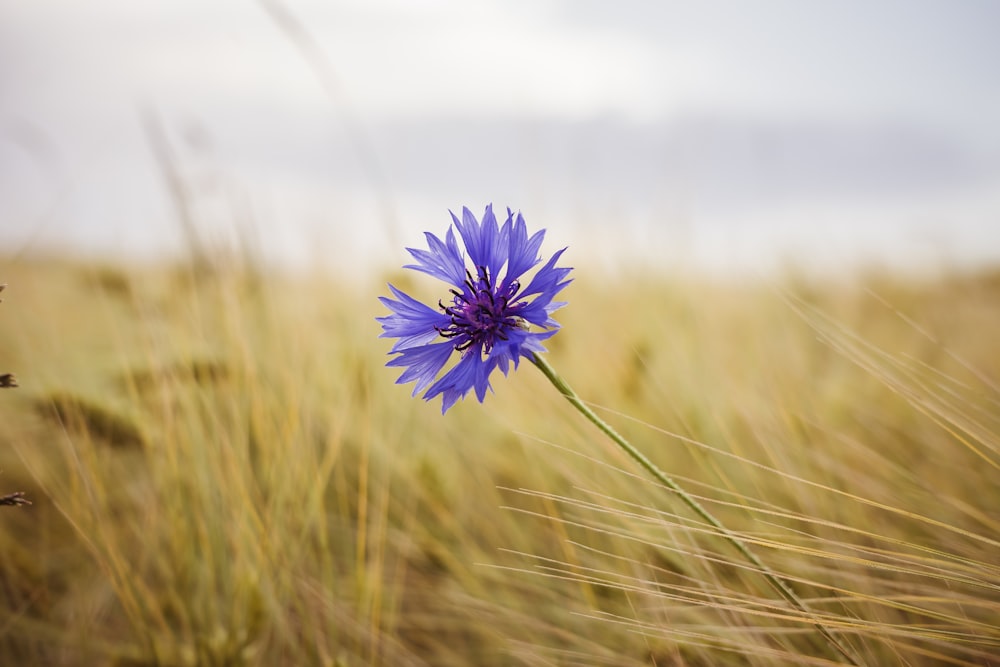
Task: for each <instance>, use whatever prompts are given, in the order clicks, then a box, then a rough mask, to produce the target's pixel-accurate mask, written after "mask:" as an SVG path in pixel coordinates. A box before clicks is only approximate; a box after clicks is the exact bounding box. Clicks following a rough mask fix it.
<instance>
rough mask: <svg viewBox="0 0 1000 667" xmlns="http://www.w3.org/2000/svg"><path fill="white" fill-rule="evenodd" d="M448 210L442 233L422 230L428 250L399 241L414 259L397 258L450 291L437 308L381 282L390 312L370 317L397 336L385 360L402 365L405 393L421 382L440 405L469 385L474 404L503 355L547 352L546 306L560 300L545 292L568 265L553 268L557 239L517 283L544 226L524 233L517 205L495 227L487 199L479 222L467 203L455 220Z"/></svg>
mask: <svg viewBox="0 0 1000 667" xmlns="http://www.w3.org/2000/svg"><path fill="white" fill-rule="evenodd" d="M451 217H452V220H453V221H454V225H453V226H452V227H449V228H448V233H447V234H446V235H445V238H444V240H443V241H442V240H441V239H439V238H438V237H436V236H434V235H433V234H431V233H429V232H425V234H424V236H426V238H427V247H428V249H427V250H419V249H416V248H407V251H409V253H410V254H411V255H412V256H413V258H414V259H415V260H416V262H417V263H416V264H408V265H406V266H405V267H404V268H407V269H413V270H415V271H422V272H423V273H427V274H429V275H432V276H434V277H435V278H440V279H441V280H443V281H445V282H447V283H449V284H451V285H452V286H453V288H452V289H451V290H449V292H450V293H451V296H450V297H449V298H448V299H447V300H441V301H438V307H437V309H436V310H435V309H434V308H431V307H430V306H427V305H426V304H423V303H421V302H419V301H417V300H416V299H414V298H413V297H411V296H409V295H408V294H406V293H404V292H402V291H400V290H398V289H396V288H395V287H393V286H392V285H389V289H390V290H391V291H392V294H393V296H394V297H395V298H394V299H391V298H389V297H380V298H379V300H380V301H381V302H382V303H383V304H384V305H385V306H386V307H387V308H389V310H391V311H392V314H391V315H386V316H385V317H379V318H377V319H378V321H379V322H380V323H381V324H382V334H381V337H382V338H397V339H398V340H397V341H396V343H395V344H394V345H393V346H392V349H391V350H390V351H389V354H397V355H399V356H396V357H394V358H393V359H391V360H390V361H389V362H388V363H387V364H386V366H401V367H403V368H405V369H406V370H404V371H403V374H402V375H400V376H399V379H398V380H396V383H397V384H405V383H407V382H416V388H415V389H414V390H413V394H414V395H416V394H417V393H419V392H420V391H422V390H424V389H425V388H426V389H427V392H426V393H425V394H424V399H426V400H428V401H429V400H431V399H432V398H434V397H435V396H437V395H439V394H440V395H441V396H442V407H441V413H442V414H443V413H445V412H447V410H448V408H450V407H451V406H452V405H454V404H455V402H456V401H457V400H458V399H459V398H463V397H464V396H465V395H466V394H467V393H469V390H471V389H475V390H476V397H477V398H478V399H479V402H480V403H482V401H483V399H484V398H486V390H487V389H490V390H491V391H492V387H491V386H490V374H491V373H492V372H493V370H494V369H496V368H499V369H500V370H501V372H503V374H504V375H507V371H508V370H509V368H510V364H511V362H513V363H514V368H517V365H518V362H519V361H520V360H521V357H522V356H523V355H528V354H531V353H535V352H544V351H545V348H544V347H542V341H543V340H545V339H546V338H550V337H551V336H553V335H554V334H555V333H556V331H557V330H558V329H559V323H558V322H556V321H555V320H554V319H552V316H551V315H552V313H553V311H555V310H556V309H558V308H560V307H562V306H564V305H566V304H565V303H564V302H559V301H553V300H552V299H553V298H554V297H555V296H556V294H558V293H559V292H560V291H561V290H562V289H563V288H564V287H566V285H568V284H569V283H570V282H571V281H570V280H565V278H566V276H567V275H568V274H569V272H570V269H568V268H559V267H556V262H557V261H558V260H559V257H560V255H562V254H563V252H564V251H565V250H566V248H563V249H562V250H560V251H559V252H557V253H556V254H554V255H553V256H552V258H551V259H549V261H548V262H546V263H545V265H544V266H542V268H540V269H538V271H536V272H535V274H534V276H533V277H532V278H531V280H530V282H528V285H527V287H522V285H521V280H520V279H521V277H522V276H523V275H524V274H525V272H527V271H529V270H530V269H532V268H533V267H535V266H536V265H537V264H538V263H539V262H541V258H540V257H539V256H538V250H539V248H540V247H541V245H542V239H543V238H544V237H545V230H541V231H539V232H537V233H535V234H534V235H532V236H531V237H529V236H528V228H527V226H526V225H525V224H524V217H523V216H522V215H521V214H520V213H518V214H517V217H516V218H515V217H514V214H513V213H512V212H511V210H510V209H509V208H508V209H507V221H506V222H504V224H503V225H502V226H499V225H498V224H497V219H496V216H494V215H493V206H492V204H491V205H490V206H487V207H486V211H485V212H484V213H483V219H482V222H480V221H478V220H476V216H475V215H473V213H472V211H470V210H469V209H467V208H463V209H462V219H461V220H459V219H458V217H456V216H455V214H454V213H452V214H451ZM456 229H457V230H458V234H459V236H460V237H461V239H462V245H464V246H465V254H463V252H462V249H461V248H460V247H459V244H458V239H456V237H455V230H456ZM466 258H468V262H467V261H466ZM470 265H471V266H470ZM501 272H502V273H503V277H502V278H501ZM533 327H535V328H533ZM539 328H540V329H542V330H539ZM453 352H458V353H459V355H460V358H459V361H458V363H457V364H455V365H454V366H453V367H452V368H451V369H450V370H448V371H447V372H446V373H445V374H444V375H442V376H441V377H440V378H437V376H438V373H440V372H441V370H442V369H443V368H444V366H445V364H446V363H448V360H449V359H450V358H451V355H452V353H453ZM529 358H530V357H529ZM435 379H436V380H437V381H435ZM428 387H429V388H428Z"/></svg>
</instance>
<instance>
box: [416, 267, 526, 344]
mask: <svg viewBox="0 0 1000 667" xmlns="http://www.w3.org/2000/svg"><path fill="white" fill-rule="evenodd" d="M465 275H466V276H467V279H466V281H465V284H464V286H463V289H462V291H461V292H459V291H458V290H455V289H453V290H451V293H452V295H453V298H452V301H451V305H450V306H446V305H445V304H444V303H442V302H441V301H438V306H439V307H440V308H441V310H442V311H443V312H444V313H445V315H448V316H449V317H450V318H451V324H449V325H448V326H447V327H436V329H437V331H438V333H440V334H441V335H442V336H444V337H445V338H454V339H456V340H455V349H456V350H459V351H461V350H467V349H469V348H470V347H472V346H473V345H478V344H480V343H481V344H482V346H483V350H484V351H485V352H486V353H487V354H489V352H490V350H492V349H493V346H494V345H495V344H496V341H497V340H507V339H508V332H509V331H510V329H517V328H521V329H523V328H525V327H524V320H523V319H522V318H521V317H519V316H518V312H519V311H520V310H521V307H522V306H523V304H520V303H513V302H514V299H515V297H516V296H517V293H518V291H520V289H521V284H520V283H519V282H517V281H516V280H514V281H511V283H510V284H509V285H506V286H503V287H502V288H498V286H496V285H494V284H493V282H492V281H491V280H490V274H489V271H487V269H486V267H485V266H480V267H479V273H478V275H477V277H475V278H474V277H473V276H472V272H471V271H469V270H468V269H466V271H465Z"/></svg>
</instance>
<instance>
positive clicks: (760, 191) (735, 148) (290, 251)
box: [0, 0, 1000, 266]
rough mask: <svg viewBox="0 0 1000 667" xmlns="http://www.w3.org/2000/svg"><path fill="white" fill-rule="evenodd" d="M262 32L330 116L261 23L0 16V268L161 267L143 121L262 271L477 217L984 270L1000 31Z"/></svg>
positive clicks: (510, 7)
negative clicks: (54, 253) (255, 249)
mask: <svg viewBox="0 0 1000 667" xmlns="http://www.w3.org/2000/svg"><path fill="white" fill-rule="evenodd" d="M287 8H288V9H289V10H290V11H291V12H292V13H293V14H294V15H295V16H296V17H297V18H298V20H300V21H301V22H302V24H303V25H305V26H306V29H307V30H308V31H309V33H310V35H311V36H312V38H313V39H314V40H315V41H316V43H318V44H319V46H320V48H321V49H322V52H323V53H324V54H325V56H326V58H327V61H328V63H329V65H330V66H331V68H332V72H333V73H334V77H335V83H336V90H335V91H334V95H331V94H330V92H329V91H328V90H326V89H324V87H323V85H322V82H321V81H320V79H319V78H318V77H317V75H316V72H315V71H314V70H313V69H311V68H310V66H309V65H307V64H306V61H305V60H304V59H303V58H302V56H301V53H300V52H299V51H298V50H297V48H296V46H295V45H294V44H292V43H291V42H290V41H289V40H288V38H287V36H286V35H285V34H284V33H283V32H282V31H281V30H280V29H279V28H278V26H277V25H276V24H275V22H274V21H273V20H272V18H271V17H270V16H269V14H268V13H267V12H266V11H265V10H264V8H263V6H262V4H260V3H255V2H246V1H241V2H236V1H234V0H219V1H217V2H211V3H208V2H196V1H193V0H174V1H171V2H166V1H161V2H135V1H134V0H95V1H91V2H87V3H79V2H71V1H69V0H35V1H34V2H31V3H24V2H17V1H16V0H0V243H3V244H4V246H5V248H4V251H5V252H20V251H30V250H38V249H43V248H46V247H49V246H52V245H61V246H64V247H69V248H73V249H78V250H84V251H89V252H118V253H123V254H133V253H140V254H146V255H148V254H155V253H157V252H160V251H162V250H163V249H171V248H174V249H176V248H177V247H178V246H179V244H180V243H181V241H180V238H181V235H180V231H179V225H178V224H177V221H176V214H175V212H174V210H173V208H172V207H171V205H170V199H169V197H168V195H167V190H166V188H165V187H164V183H163V179H162V177H161V175H160V174H159V172H158V171H157V167H156V164H155V161H154V160H153V158H152V154H151V151H150V149H149V145H148V140H147V136H146V135H145V134H144V130H143V126H142V124H141V122H140V111H141V110H143V109H144V110H146V113H148V114H151V115H150V117H153V118H156V119H159V120H158V122H159V123H162V125H163V127H164V128H165V130H166V132H167V134H168V135H169V137H170V140H171V145H172V147H173V150H174V152H175V154H176V159H177V161H178V165H179V167H180V168H181V170H182V174H183V177H184V179H185V183H186V184H187V185H188V186H189V195H190V197H191V200H192V201H191V203H192V206H193V210H194V215H195V217H196V219H197V222H198V225H199V227H200V229H201V230H202V233H203V234H204V235H205V236H206V237H210V238H211V239H213V240H215V241H217V242H221V239H222V238H231V237H233V236H234V235H235V236H238V237H241V238H242V237H245V236H252V238H253V242H254V243H255V244H256V245H258V246H259V247H261V248H262V249H263V252H264V253H265V254H267V255H273V256H275V257H279V258H282V259H284V260H293V261H297V262H302V261H334V262H337V261H347V259H348V258H350V259H351V260H352V261H354V262H355V263H357V260H358V258H359V257H370V258H372V261H375V259H378V260H384V259H395V258H400V257H401V256H402V254H401V251H400V250H399V249H398V248H397V246H398V244H400V243H403V242H405V243H408V244H410V243H419V232H420V231H422V230H423V229H430V230H436V231H443V229H444V227H445V225H446V224H447V220H448V218H447V213H446V209H448V208H457V207H461V206H462V205H463V204H467V205H469V206H470V207H472V208H474V209H477V210H481V208H482V206H483V205H484V204H485V203H487V202H488V201H493V202H494V203H495V204H496V205H497V206H498V207H501V208H502V207H504V206H507V205H511V206H513V207H515V208H520V209H521V210H523V211H524V213H525V215H526V217H527V219H528V221H529V224H532V225H533V226H546V227H549V228H550V229H552V230H553V231H552V234H553V235H555V234H559V235H560V236H561V237H565V238H566V239H568V241H565V242H571V243H577V244H580V245H587V244H588V243H592V242H593V240H595V239H596V240H599V241H601V242H602V243H603V242H607V243H610V244H612V247H614V252H610V253H605V256H604V258H603V260H602V261H603V262H604V263H605V264H607V265H611V266H613V265H614V264H615V263H616V262H625V261H628V259H629V256H630V255H648V256H651V257H653V258H655V259H657V260H659V261H681V260H685V261H694V260H696V261H699V262H703V263H706V264H709V265H723V264H725V265H730V264H736V265H741V264H747V265H753V264H755V263H759V262H761V261H762V258H764V259H765V260H767V261H770V260H772V259H774V258H775V257H777V256H778V255H779V254H782V253H784V254H789V253H794V254H795V255H796V256H800V257H801V256H804V255H803V254H805V255H809V254H812V255H816V254H820V255H824V257H821V259H826V260H827V261H830V262H834V263H837V262H840V261H842V260H843V258H844V257H845V256H847V255H850V256H855V257H856V256H859V255H860V256H871V257H875V258H880V259H884V260H886V261H891V262H896V261H900V260H904V261H905V260H906V259H909V260H912V259H913V258H914V257H917V258H919V259H921V260H923V259H926V258H928V257H929V258H931V259H936V260H942V259H944V260H946V259H956V260H961V259H968V258H992V259H997V258H1000V123H997V122H996V119H997V118H1000V85H998V84H1000V40H998V39H996V27H997V26H1000V4H997V3H994V2H972V1H964V2H961V3H956V2H945V1H943V0H942V1H939V2H927V1H910V0H908V1H898V2H885V1H882V2H861V1H853V2H850V1H849V2H844V1H834V0H826V1H817V2H799V1H791V0H790V1H786V2H756V3H746V2H737V1H735V0H733V1H731V2H697V3H681V2H653V1H649V2H615V3H609V2H598V1H596V0H563V1H556V0H549V1H526V0H525V1H515V2H510V1H499V0H497V1H483V2H458V1H457V0H426V1H422V2H421V1H404V0H376V1H370V0H369V1H362V0H350V1H341V2H319V1H313V2H307V1H300V2H290V3H289V4H288V5H287ZM359 146H360V152H359V149H358V147H359ZM372 163H373V164H375V169H376V171H377V174H373V171H372V167H371V164H372ZM378 174H381V176H378ZM379 178H384V182H385V185H384V187H381V188H380V187H379V185H378V182H377V181H378V179H379ZM251 229H252V231H250V230H251ZM614 242H617V243H618V246H614V245H613V243H614ZM553 243H559V244H560V245H562V244H563V243H564V242H560V241H553ZM602 247H608V246H607V245H604V246H602ZM330 258H332V260H331V259H330ZM362 265H363V263H362Z"/></svg>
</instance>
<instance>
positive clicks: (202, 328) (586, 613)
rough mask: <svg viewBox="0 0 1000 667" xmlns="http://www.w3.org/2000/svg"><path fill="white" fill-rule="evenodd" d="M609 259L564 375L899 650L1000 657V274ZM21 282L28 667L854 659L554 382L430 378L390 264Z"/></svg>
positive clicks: (12, 658)
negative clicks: (405, 324)
mask: <svg viewBox="0 0 1000 667" xmlns="http://www.w3.org/2000/svg"><path fill="white" fill-rule="evenodd" d="M578 274H579V275H578V276H577V277H578V279H579V280H578V282H577V283H574V285H573V286H571V287H570V288H569V290H568V293H567V297H568V299H569V300H570V302H571V305H570V306H568V307H567V308H566V309H565V310H564V311H562V314H561V317H560V319H561V321H562V322H563V323H564V327H565V328H564V330H563V331H562V332H561V333H560V334H559V336H557V337H556V338H555V339H553V340H552V344H551V346H550V348H551V350H552V353H551V355H550V360H551V362H552V364H553V365H554V366H556V368H558V369H559V370H560V372H561V373H562V374H563V375H564V376H565V377H566V378H567V379H568V380H569V381H570V383H571V384H573V385H574V387H575V388H576V389H577V391H578V392H579V393H580V394H581V395H582V396H583V397H584V398H585V399H587V400H588V401H592V402H593V404H594V405H595V407H596V408H597V409H599V411H601V412H602V414H604V415H605V416H606V417H608V418H609V419H610V420H611V421H612V422H613V423H614V424H615V425H616V427H617V428H619V429H620V430H621V431H623V432H624V433H625V434H626V435H627V437H629V438H631V439H632V441H633V442H634V443H635V444H636V445H637V446H638V447H639V448H640V449H642V450H643V451H645V452H646V453H647V454H648V455H649V456H650V458H652V459H653V460H654V461H656V462H657V463H658V464H659V465H660V466H662V467H663V468H664V469H666V470H667V471H668V472H670V473H671V474H672V475H674V476H675V478H676V479H678V480H679V481H680V482H681V483H682V484H683V485H684V486H686V488H687V489H688V490H689V491H690V492H692V493H693V494H695V495H696V496H697V497H699V499H700V500H701V501H702V502H703V503H704V504H705V505H706V506H707V507H708V508H709V509H710V510H711V511H712V512H714V513H715V514H716V515H717V516H719V517H720V518H721V519H722V520H723V521H724V522H725V523H726V524H727V525H728V526H729V527H730V528H731V529H733V530H735V531H738V532H739V533H740V534H741V535H742V536H743V537H744V538H745V539H746V540H747V541H748V542H750V543H751V544H752V545H753V546H754V549H755V550H756V551H757V552H758V553H759V555H760V556H761V557H762V558H763V559H764V560H765V562H767V563H768V564H769V565H770V566H771V567H773V568H775V569H776V570H778V571H779V572H781V573H782V574H783V575H784V576H786V577H788V578H789V579H790V580H791V581H793V582H794V585H795V587H796V590H797V591H798V593H799V594H800V595H801V596H802V597H804V598H806V599H807V600H808V601H809V603H810V606H811V607H812V608H813V609H814V610H815V612H816V613H817V614H818V615H819V616H820V617H821V618H822V620H823V622H824V624H825V625H827V626H828V627H830V628H832V629H834V630H835V632H837V633H838V635H839V636H840V637H842V638H843V641H844V642H846V643H847V644H849V645H850V646H851V647H852V649H853V650H854V651H855V652H856V653H857V655H858V656H859V657H860V658H861V659H862V660H863V661H864V662H865V663H866V664H868V665H886V664H906V665H936V664H954V665H989V664H1000V662H997V659H996V658H995V657H993V656H996V655H997V654H1000V630H998V627H1000V559H998V554H1000V390H998V386H997V384H998V383H1000V355H998V354H997V349H998V348H997V341H998V340H1000V308H998V304H1000V278H998V275H997V274H995V273H993V274H980V275H975V276H971V277H955V278H951V279H947V280H940V281H935V282H927V283H922V284H921V283H916V282H912V281H911V282H898V281H894V280H891V279H888V278H878V277H872V278H870V279H868V280H866V281H864V285H853V286H852V285H839V286H834V285H826V286H822V285H819V286H817V285H810V284H807V283H806V282H804V281H793V280H789V281H788V282H786V283H785V284H783V285H782V286H781V288H780V289H775V288H773V287H771V286H765V285H746V284H744V285H725V284H711V283H708V282H685V281H681V280H657V279H653V278H652V277H649V276H636V277H634V278H633V279H631V280H628V281H625V280H622V281H619V282H615V283H613V284H607V283H599V282H596V281H593V282H591V281H588V278H587V276H586V275H585V273H584V272H582V271H578ZM2 278H3V280H4V281H6V282H8V283H10V284H11V285H12V289H11V291H10V292H9V293H7V294H5V296H7V297H8V298H7V300H6V303H5V304H4V311H3V313H2V314H0V315H2V316H0V364H2V366H3V368H4V370H7V369H9V370H11V371H14V372H16V373H17V376H18V379H19V380H20V384H21V387H20V388H19V389H16V390H10V391H5V392H3V393H2V395H0V399H2V400H0V468H2V477H0V482H2V487H3V488H15V489H23V490H25V491H27V492H28V497H30V498H31V499H32V500H33V502H34V505H32V506H30V507H22V508H5V509H3V511H2V512H0V542H2V549H3V553H4V558H3V559H2V562H0V591H2V592H0V595H2V596H3V604H0V663H2V664H25V665H27V664H45V665H102V664H103V665H119V666H124V665H171V666H173V665H177V666H180V665H244V664H245V665H284V664H287V665H312V664H316V665H345V666H352V665H484V666H485V665H539V666H540V665H659V666H661V667H662V666H665V665H698V666H702V665H787V664H827V662H828V661H832V659H833V658H832V656H830V654H829V653H828V652H827V650H826V649H825V647H824V645H823V643H822V641H821V640H820V638H819V637H818V636H817V633H816V632H815V631H814V630H813V628H812V625H811V623H810V621H809V620H808V619H803V618H801V617H800V615H798V614H796V613H794V612H793V611H792V610H791V609H789V607H788V606H787V605H786V604H784V603H783V602H782V601H781V600H780V599H779V598H777V596H776V595H775V594H774V593H773V591H771V590H770V589H769V588H768V586H767V584H766V583H765V582H764V581H763V580H762V579H761V577H760V576H759V575H758V574H757V573H755V572H753V571H751V570H750V569H748V568H747V566H746V565H745V564H744V563H743V562H742V561H741V559H740V558H739V556H738V555H737V554H735V553H734V552H733V550H732V549H731V548H729V547H728V546H727V544H726V543H725V542H724V541H722V540H720V539H719V538H718V537H717V536H714V535H713V534H711V531H709V530H707V529H706V527H705V526H704V525H702V524H700V523H699V522H698V521H696V520H695V519H694V517H692V516H691V515H690V514H689V513H688V512H687V511H686V510H685V509H684V508H683V506H682V505H681V504H680V503H678V502H676V500H675V499H673V498H671V497H670V496H669V495H668V494H667V493H666V492H665V491H664V490H663V489H660V488H658V487H657V486H655V485H654V484H652V483H651V482H649V481H648V480H647V479H646V478H645V477H644V476H643V475H642V474H640V472H641V471H639V470H638V469H636V467H635V466H634V465H633V464H632V463H631V462H630V461H629V460H627V459H625V458H623V456H622V455H621V454H620V452H618V450H616V449H614V447H613V446H612V445H611V444H610V443H608V442H605V441H604V440H603V439H602V438H601V437H600V434H599V433H598V432H597V431H596V430H595V429H594V428H593V427H592V426H591V425H590V424H588V423H586V422H585V421H583V420H582V419H581V418H580V417H579V415H577V414H575V413H574V412H573V411H572V409H571V408H570V406H568V405H566V404H565V403H564V402H563V401H561V399H560V397H559V396H558V394H557V393H556V392H555V390H554V389H553V388H552V387H550V386H548V385H546V383H545V380H544V378H543V377H542V376H541V374H540V373H538V372H537V371H536V370H535V369H533V368H531V367H522V369H521V370H520V371H519V372H518V373H516V374H514V375H512V376H511V378H509V379H507V380H503V379H502V378H501V379H499V380H498V381H497V382H496V395H493V396H490V397H489V398H488V399H487V402H486V403H485V404H484V405H479V404H478V403H476V402H475V401H465V402H464V403H460V404H459V405H458V406H457V407H456V408H454V409H453V410H452V411H450V412H449V413H448V415H447V416H446V417H441V415H440V407H439V404H437V403H435V404H425V403H423V402H421V401H418V400H412V399H410V398H409V392H408V389H407V388H406V387H400V386H397V385H394V384H393V381H394V380H395V377H396V373H395V372H394V370H393V369H387V368H385V367H384V366H383V364H384V362H385V360H386V357H385V353H386V351H387V349H388V347H389V344H388V343H387V342H385V341H381V340H379V339H377V338H376V336H377V334H378V326H377V324H376V323H375V322H374V319H373V318H374V317H375V316H376V315H378V314H381V313H380V309H379V306H378V303H377V301H376V299H375V297H376V296H377V295H379V294H381V293H383V292H384V291H385V290H384V287H383V281H381V280H379V281H371V282H367V283H366V282H361V281H354V282H353V283H348V282H346V281H345V282H343V283H340V284H334V283H332V282H330V281H324V280H320V279H315V280H305V279H303V280H298V281H283V280H280V279H267V280H263V279H261V277H260V276H256V277H255V276H252V275H250V276H248V275H244V274H241V273H238V272H225V271H214V272H203V273H201V274H199V275H196V276H195V275H192V274H191V273H190V272H186V271H184V270H181V269H176V270H162V271H154V270H141V271H140V270H130V269H121V268H116V267H91V266H78V265H66V264H58V263H44V262H34V263H32V262H27V263H25V262H21V263H16V264H9V263H8V265H6V266H4V267H3V276H2ZM393 278H394V280H395V279H396V278H398V277H397V276H394V277H393ZM421 285H422V284H421ZM421 289H423V287H420V288H418V291H420V290H421ZM15 312H16V314H17V316H16V317H14V316H13V314H14V313H15Z"/></svg>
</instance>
